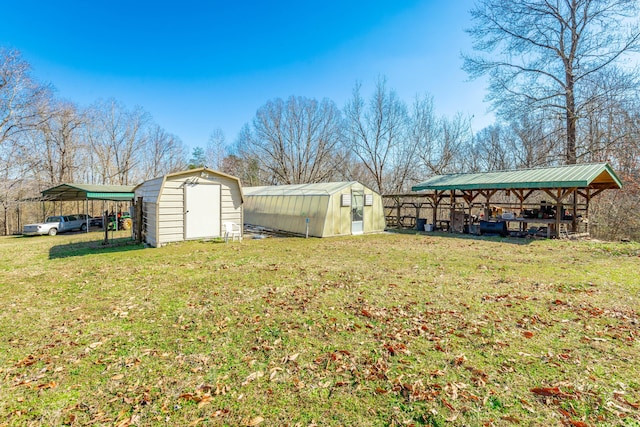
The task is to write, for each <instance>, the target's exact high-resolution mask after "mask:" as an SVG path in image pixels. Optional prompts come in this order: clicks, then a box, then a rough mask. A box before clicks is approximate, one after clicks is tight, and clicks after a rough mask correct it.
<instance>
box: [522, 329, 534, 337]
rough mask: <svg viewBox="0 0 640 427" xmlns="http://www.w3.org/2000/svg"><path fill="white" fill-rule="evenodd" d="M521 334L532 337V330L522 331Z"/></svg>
mask: <svg viewBox="0 0 640 427" xmlns="http://www.w3.org/2000/svg"><path fill="white" fill-rule="evenodd" d="M522 335H523V336H524V337H525V338H533V332H531V331H524V332H523V333H522Z"/></svg>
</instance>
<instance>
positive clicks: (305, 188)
mask: <svg viewBox="0 0 640 427" xmlns="http://www.w3.org/2000/svg"><path fill="white" fill-rule="evenodd" d="M352 185H358V186H362V184H360V183H359V182H358V181H341V182H319V183H313V184H291V185H267V186H262V187H244V195H245V196H248V197H251V196H328V195H331V194H335V193H337V192H338V191H341V190H343V189H344V188H347V187H349V186H352Z"/></svg>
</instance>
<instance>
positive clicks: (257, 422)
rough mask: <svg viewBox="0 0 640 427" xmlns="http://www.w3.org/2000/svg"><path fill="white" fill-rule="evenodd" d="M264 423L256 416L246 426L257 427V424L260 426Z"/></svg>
mask: <svg viewBox="0 0 640 427" xmlns="http://www.w3.org/2000/svg"><path fill="white" fill-rule="evenodd" d="M263 422H264V418H262V417H261V416H257V417H254V418H252V419H251V421H249V422H248V423H247V426H249V427H253V426H257V425H259V424H262V423H263Z"/></svg>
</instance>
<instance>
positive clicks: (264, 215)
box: [244, 181, 385, 237]
mask: <svg viewBox="0 0 640 427" xmlns="http://www.w3.org/2000/svg"><path fill="white" fill-rule="evenodd" d="M244 196H245V203H244V212H245V223H246V224H251V225H256V226H261V227H265V228H269V229H273V230H279V231H285V232H288V233H293V234H300V235H305V234H307V233H308V235H309V236H315V237H330V236H345V235H351V234H363V233H375V232H380V231H384V229H385V218H384V209H383V207H382V197H381V196H380V194H378V193H376V192H375V191H373V190H371V189H370V188H367V187H366V186H364V185H362V184H360V183H359V182H357V181H348V182H325V183H317V184H295V185H275V186H266V187H246V188H245V189H244Z"/></svg>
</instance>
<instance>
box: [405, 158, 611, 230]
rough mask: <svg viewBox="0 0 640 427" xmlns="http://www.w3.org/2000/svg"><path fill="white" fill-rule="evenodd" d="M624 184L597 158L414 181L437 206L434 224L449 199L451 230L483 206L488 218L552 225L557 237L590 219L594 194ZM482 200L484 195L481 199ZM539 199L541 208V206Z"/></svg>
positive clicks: (434, 211) (433, 205)
mask: <svg viewBox="0 0 640 427" xmlns="http://www.w3.org/2000/svg"><path fill="white" fill-rule="evenodd" d="M620 188H622V182H621V181H620V179H619V178H618V177H617V176H616V174H615V172H614V171H613V169H612V168H611V166H610V165H609V164H607V163H593V164H580V165H567V166H558V167H548V168H538V169H523V170H514V171H503V172H487V173H470V174H452V175H437V176H434V177H432V178H430V179H428V180H426V181H424V182H422V183H420V184H417V185H415V186H413V187H412V191H415V192H423V193H417V194H421V195H422V196H423V197H425V198H427V200H428V201H429V204H430V205H431V206H432V207H433V218H432V219H433V223H434V224H436V223H437V222H438V218H437V210H438V208H439V207H440V205H441V204H448V208H449V210H450V215H449V220H446V221H448V222H449V223H450V224H449V227H448V229H449V231H450V232H462V231H463V230H464V227H465V223H466V221H471V218H472V213H471V210H472V207H474V206H481V207H483V212H482V214H481V216H482V217H483V218H484V219H485V220H487V221H503V222H518V223H520V224H521V226H522V225H523V226H524V227H526V225H527V224H528V223H539V224H546V225H547V226H548V227H547V233H548V236H556V237H557V236H558V235H559V233H560V230H561V229H564V227H562V228H561V225H563V226H568V225H570V226H571V231H572V232H574V233H575V232H576V230H577V225H578V218H579V217H580V218H581V219H583V220H586V221H588V216H589V203H590V202H591V199H592V198H593V197H595V196H597V195H598V194H600V193H601V192H603V191H605V190H609V189H620ZM540 195H541V196H542V197H545V198H547V197H549V198H551V200H552V201H551V203H550V205H548V206H547V205H546V202H541V201H540V200H531V199H534V198H536V197H537V198H538V199H539V198H540ZM477 199H480V200H482V199H484V200H483V201H481V202H478V201H476V200H477ZM498 199H499V200H498ZM541 203H544V204H543V205H541ZM536 204H537V205H538V206H540V209H537V208H536ZM492 205H500V206H503V207H505V209H506V210H508V213H509V215H508V216H507V215H504V216H503V215H500V216H498V215H496V212H495V209H493V208H492ZM527 208H532V209H527ZM579 208H580V211H579ZM515 212H518V214H514V213H515ZM505 216H506V217H505ZM587 224H588V222H587ZM552 229H553V232H551V230H552Z"/></svg>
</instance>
